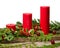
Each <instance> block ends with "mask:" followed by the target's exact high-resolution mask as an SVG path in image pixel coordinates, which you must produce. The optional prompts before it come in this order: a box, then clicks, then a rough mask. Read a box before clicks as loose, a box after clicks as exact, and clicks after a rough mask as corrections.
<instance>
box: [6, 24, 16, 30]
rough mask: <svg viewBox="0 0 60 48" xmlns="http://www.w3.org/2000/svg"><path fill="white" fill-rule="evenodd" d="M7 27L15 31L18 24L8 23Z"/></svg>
mask: <svg viewBox="0 0 60 48" xmlns="http://www.w3.org/2000/svg"><path fill="white" fill-rule="evenodd" d="M6 28H9V29H13V30H14V31H16V26H15V24H7V25H6Z"/></svg>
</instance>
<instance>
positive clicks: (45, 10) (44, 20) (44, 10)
mask: <svg viewBox="0 0 60 48" xmlns="http://www.w3.org/2000/svg"><path fill="white" fill-rule="evenodd" d="M49 10H50V7H49V6H41V7H40V28H41V30H42V31H43V32H44V34H48V33H49Z"/></svg>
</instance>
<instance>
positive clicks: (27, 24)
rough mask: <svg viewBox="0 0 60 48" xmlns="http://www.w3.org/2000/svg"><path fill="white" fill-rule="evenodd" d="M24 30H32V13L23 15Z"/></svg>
mask: <svg viewBox="0 0 60 48" xmlns="http://www.w3.org/2000/svg"><path fill="white" fill-rule="evenodd" d="M23 28H24V29H28V30H30V29H32V13H23Z"/></svg>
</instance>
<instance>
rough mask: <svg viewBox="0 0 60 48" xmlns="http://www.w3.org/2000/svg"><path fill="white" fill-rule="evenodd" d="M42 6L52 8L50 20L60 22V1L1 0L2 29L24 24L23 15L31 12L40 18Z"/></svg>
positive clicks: (0, 25) (0, 22) (0, 19)
mask: <svg viewBox="0 0 60 48" xmlns="http://www.w3.org/2000/svg"><path fill="white" fill-rule="evenodd" d="M40 6H50V20H53V21H54V20H56V21H60V0H0V27H5V25H6V24H8V23H16V21H20V22H22V14H23V13H25V12H30V13H32V14H33V19H34V18H36V19H37V18H39V17H40Z"/></svg>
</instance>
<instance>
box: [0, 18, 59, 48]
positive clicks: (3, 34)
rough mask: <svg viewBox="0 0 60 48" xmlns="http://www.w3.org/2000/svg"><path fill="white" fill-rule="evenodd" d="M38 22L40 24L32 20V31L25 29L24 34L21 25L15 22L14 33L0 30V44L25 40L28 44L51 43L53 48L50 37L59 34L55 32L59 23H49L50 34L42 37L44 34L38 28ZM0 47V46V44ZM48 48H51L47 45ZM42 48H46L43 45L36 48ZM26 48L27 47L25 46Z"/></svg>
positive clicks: (9, 30)
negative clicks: (37, 42)
mask: <svg viewBox="0 0 60 48" xmlns="http://www.w3.org/2000/svg"><path fill="white" fill-rule="evenodd" d="M39 22H40V20H39V19H37V20H36V19H34V20H32V29H31V30H29V31H28V30H27V29H26V32H24V29H23V26H22V23H21V22H19V21H18V22H16V31H13V29H8V28H0V43H4V42H6V43H8V42H12V41H14V40H15V39H18V38H20V39H22V40H24V41H25V39H26V40H28V41H29V42H36V41H40V42H41V41H44V42H46V41H51V44H54V46H55V42H54V40H53V39H52V37H53V36H54V35H55V34H57V33H59V32H57V31H59V30H60V22H57V21H54V22H53V21H51V23H50V33H49V34H48V35H44V33H43V32H42V31H41V29H40V26H39V25H40V23H39ZM20 39H19V40H20ZM0 46H1V44H0ZM19 46H20V47H21V46H22V45H19ZM30 46H31V45H30ZM49 46H51V45H49ZM1 47H2V46H1ZM44 47H45V48H47V47H48V46H45V45H44V46H43V47H37V48H44ZM26 48H27V45H26ZM31 48H32V47H31Z"/></svg>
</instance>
